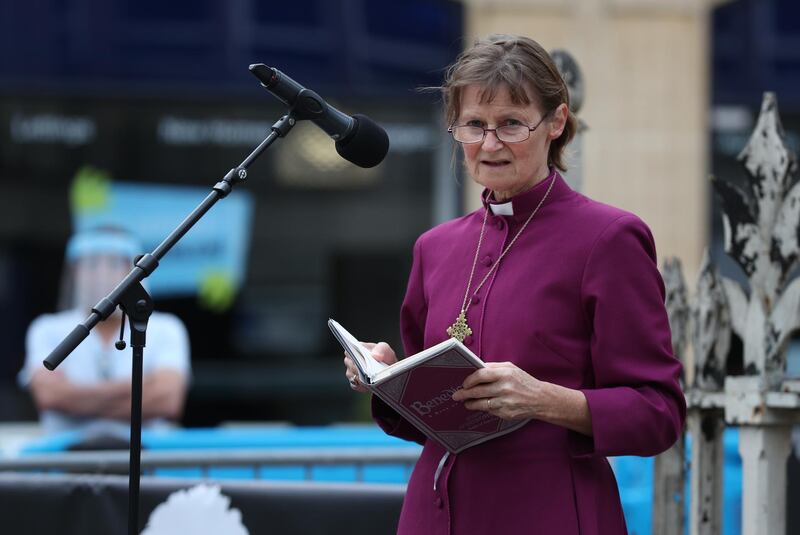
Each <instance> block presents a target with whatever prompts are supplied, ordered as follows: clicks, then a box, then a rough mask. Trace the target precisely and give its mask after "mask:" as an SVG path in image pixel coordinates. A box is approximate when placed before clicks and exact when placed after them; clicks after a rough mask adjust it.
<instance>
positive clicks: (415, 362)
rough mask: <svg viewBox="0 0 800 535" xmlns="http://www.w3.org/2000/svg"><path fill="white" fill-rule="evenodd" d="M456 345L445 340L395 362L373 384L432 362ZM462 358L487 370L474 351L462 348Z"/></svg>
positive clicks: (451, 339) (378, 375) (450, 340)
mask: <svg viewBox="0 0 800 535" xmlns="http://www.w3.org/2000/svg"><path fill="white" fill-rule="evenodd" d="M455 345H456V342H455V340H454V339H453V338H450V339H449V340H445V341H444V342H439V343H438V344H436V345H435V346H431V347H429V348H428V349H426V350H424V351H420V352H419V353H417V354H415V355H412V356H410V357H406V358H404V359H402V360H400V361H398V362H395V363H394V364H392V365H391V366H389V367H387V368H384V369H383V370H381V371H379V372H378V373H377V374H376V375H375V376H374V377H373V378H372V380H373V382H376V383H377V382H380V381H383V380H385V379H387V378H389V377H392V376H394V375H397V374H399V373H403V372H404V371H406V370H409V369H411V368H414V367H416V366H419V365H420V364H422V363H423V362H425V361H427V360H430V359H432V358H435V357H438V356H439V355H441V354H442V353H445V352H446V351H448V350H450V349H452V348H453V347H454V346H455ZM460 349H461V356H462V358H464V359H466V360H468V361H469V362H471V363H472V364H473V365H474V367H475V368H485V367H486V364H484V362H483V361H482V360H481V359H480V358H479V357H478V356H477V355H475V354H474V353H473V352H472V351H470V350H469V349H467V348H466V347H463V346H461V348H460Z"/></svg>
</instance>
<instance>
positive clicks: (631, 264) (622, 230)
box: [572, 215, 686, 456]
mask: <svg viewBox="0 0 800 535" xmlns="http://www.w3.org/2000/svg"><path fill="white" fill-rule="evenodd" d="M581 305H582V307H583V312H584V314H585V317H586V321H587V323H588V324H589V325H591V326H592V332H593V334H592V338H591V346H590V347H591V359H592V370H593V377H594V385H592V386H591V387H589V388H586V389H582V392H583V393H584V395H585V396H586V400H587V402H588V404H589V412H590V413H591V418H592V432H593V436H592V437H591V438H590V437H586V436H585V435H580V436H579V437H576V436H575V435H578V434H577V433H574V434H573V437H572V438H573V439H574V440H573V441H572V445H573V446H574V447H573V454H575V455H578V456H583V455H602V456H611V455H648V456H649V455H656V454H658V453H660V452H662V451H664V450H666V449H668V448H669V447H670V446H672V445H673V444H674V443H675V442H676V440H677V439H678V437H679V436H680V433H681V431H682V429H683V424H684V420H685V418H686V400H685V397H684V394H683V392H682V390H681V387H680V383H679V377H680V374H681V364H680V362H679V361H678V360H677V359H676V358H675V357H674V356H673V355H672V342H671V337H670V328H669V321H668V319H667V312H666V309H665V307H664V283H663V281H662V279H661V275H660V273H659V271H658V267H657V264H656V252H655V244H654V241H653V237H652V235H651V233H650V230H649V229H648V228H647V226H646V225H645V224H644V223H643V222H642V221H641V220H640V219H639V218H637V217H635V216H632V215H625V216H621V217H620V218H618V219H616V220H615V221H613V222H612V223H611V224H610V225H609V226H608V227H607V228H606V229H605V230H604V231H603V232H602V233H601V235H600V236H599V238H598V239H597V241H596V242H595V244H594V246H593V248H592V250H591V252H590V253H589V256H588V259H587V262H586V265H585V268H584V273H583V278H582V282H581Z"/></svg>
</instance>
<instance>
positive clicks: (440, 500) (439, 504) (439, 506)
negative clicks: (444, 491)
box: [433, 496, 444, 509]
mask: <svg viewBox="0 0 800 535" xmlns="http://www.w3.org/2000/svg"><path fill="white" fill-rule="evenodd" d="M433 503H434V504H436V507H438V508H439V509H441V508H442V505H444V501H442V498H441V496H437V497H436V499H435V500H433Z"/></svg>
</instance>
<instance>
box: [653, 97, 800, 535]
mask: <svg viewBox="0 0 800 535" xmlns="http://www.w3.org/2000/svg"><path fill="white" fill-rule="evenodd" d="M784 137H785V136H784V132H783V128H782V126H781V123H780V118H779V116H778V107H777V100H776V98H775V95H774V94H772V93H766V94H765V95H764V99H763V102H762V106H761V113H760V115H759V118H758V123H757V124H756V127H755V130H754V131H753V133H752V135H751V137H750V140H749V142H748V143H747V145H746V147H745V148H744V150H743V151H742V152H741V154H740V155H739V160H740V161H741V162H742V163H743V165H744V168H745V170H746V171H747V182H746V184H745V187H741V186H739V185H737V184H734V183H732V182H728V181H723V180H717V179H714V180H713V186H714V189H715V190H716V193H717V194H718V196H719V197H720V199H721V200H722V206H723V212H724V214H723V222H724V225H725V251H726V253H727V254H728V255H729V256H730V257H731V258H733V260H734V261H735V262H736V263H737V264H738V265H739V266H740V267H741V268H742V270H743V271H744V274H745V276H746V277H747V281H748V286H749V287H748V288H745V287H743V286H742V285H740V284H739V283H738V282H736V281H734V280H732V279H729V278H726V277H721V276H720V275H719V273H718V272H717V270H716V268H715V267H714V266H713V265H712V264H711V262H710V260H709V258H708V255H707V254H706V256H705V258H704V261H703V265H702V267H701V271H700V275H699V278H698V281H697V286H696V295H695V296H694V299H693V301H692V302H688V301H687V300H683V301H681V300H680V299H673V300H672V301H670V300H669V299H668V300H667V306H668V309H669V311H670V319H671V321H674V323H672V327H673V332H674V336H673V345H674V346H675V349H676V354H677V355H679V356H680V355H682V353H683V347H684V346H685V342H686V338H689V339H691V345H692V350H693V353H694V359H695V373H694V379H693V381H692V383H691V384H690V385H688V388H687V401H688V405H689V417H688V430H689V433H690V434H691V436H692V441H693V442H692V459H691V463H692V464H691V466H692V482H691V489H692V490H691V492H692V501H691V509H690V524H689V525H690V533H692V534H703V535H705V534H718V533H720V529H721V518H722V508H721V501H722V500H721V497H722V485H723V481H722V460H723V458H722V457H723V450H722V431H723V430H724V427H725V425H735V426H738V427H739V451H740V454H741V457H742V470H743V473H742V534H743V535H756V534H769V535H782V534H784V533H786V505H787V504H786V461H787V459H788V456H789V452H790V451H791V442H790V440H791V429H792V425H793V424H794V423H797V422H800V380H797V379H794V380H791V379H788V378H787V377H786V375H785V374H786V346H787V342H788V340H789V337H790V336H791V334H792V333H793V332H794V331H796V330H798V329H800V278H797V277H795V278H792V277H791V276H792V274H793V273H794V271H795V269H796V268H797V267H798V263H800V182H799V181H798V178H800V177H798V176H797V161H796V158H795V156H794V154H792V153H791V152H790V150H789V149H788V147H787V145H786V143H785V139H784ZM671 271H677V272H678V273H680V267H679V265H678V266H677V268H676V267H674V266H671V267H667V266H665V268H664V272H665V283H666V285H667V287H668V292H669V291H672V292H675V291H678V290H675V289H674V287H679V286H680V285H681V284H682V276H681V277H677V276H676V275H675V274H674V273H671ZM679 279H680V280H679ZM675 281H678V282H675ZM670 285H672V286H673V288H672V290H670V288H671V286H670ZM687 317H688V318H689V320H688V322H687V321H686V318H687ZM687 323H688V326H689V329H688V330H687V329H686V325H687ZM732 333H735V334H736V335H738V336H739V337H740V338H741V339H742V342H743V345H744V374H743V375H739V376H726V374H725V363H726V362H725V361H726V358H727V354H728V351H729V348H730V340H731V334H732ZM676 336H677V338H678V339H677V340H676ZM681 337H686V338H683V339H680V338H681ZM679 349H680V351H679ZM661 462H662V463H663V461H661ZM658 477H659V476H657V478H658ZM663 477H664V476H661V479H660V480H659V479H656V482H655V484H656V487H659V486H663V485H665V484H667V481H666V480H665V479H663ZM677 477H681V476H680V475H679V476H677ZM670 486H673V485H672V484H671V485H670ZM658 507H664V505H663V504H662V505H659V503H658V502H657V503H656V509H658ZM654 517H655V515H654ZM678 521H680V520H679V518H676V519H675V520H674V521H673V522H678ZM681 523H682V522H681ZM666 529H667V528H666V527H663V528H662V527H659V526H658V525H657V524H655V523H654V533H672V531H667V530H666Z"/></svg>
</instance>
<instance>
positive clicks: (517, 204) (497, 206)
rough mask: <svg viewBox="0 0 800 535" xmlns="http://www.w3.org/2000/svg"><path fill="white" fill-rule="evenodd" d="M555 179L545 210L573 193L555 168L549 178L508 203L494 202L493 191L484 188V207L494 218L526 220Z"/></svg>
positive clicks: (482, 196) (482, 198) (482, 197)
mask: <svg viewBox="0 0 800 535" xmlns="http://www.w3.org/2000/svg"><path fill="white" fill-rule="evenodd" d="M554 178H555V183H554V184H553V189H552V190H551V191H550V195H549V196H548V198H547V200H546V201H545V203H544V205H542V208H544V206H546V205H547V204H550V203H551V202H553V201H554V200H555V199H558V198H561V197H563V196H564V195H565V194H567V193H569V192H570V191H571V190H570V187H569V186H568V185H567V183H566V182H565V181H564V179H563V178H562V176H561V174H560V173H559V172H558V171H557V170H556V169H555V167H554V168H552V169H551V171H550V174H549V175H548V176H547V178H545V179H544V180H542V181H541V182H539V183H538V184H536V185H535V186H533V187H532V188H531V189H529V190H528V191H525V192H522V193H520V194H518V195H515V196H514V197H512V198H511V199H509V200H507V201H503V202H499V201H496V200H494V198H493V195H492V191H491V190H490V189H488V188H484V190H483V193H481V201H482V203H483V207H484V208H485V209H486V210H490V211H491V214H492V215H494V216H510V217H511V218H513V219H514V220H520V219H522V220H524V219H526V218H527V217H528V216H529V215H530V214H531V212H532V211H533V210H534V209H535V208H536V206H537V205H538V204H539V201H541V200H542V197H544V194H545V193H546V192H547V188H548V186H549V185H550V181H552V180H553V179H554Z"/></svg>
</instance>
